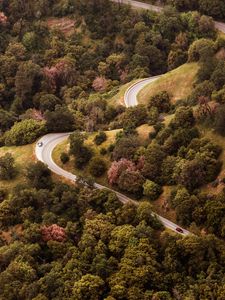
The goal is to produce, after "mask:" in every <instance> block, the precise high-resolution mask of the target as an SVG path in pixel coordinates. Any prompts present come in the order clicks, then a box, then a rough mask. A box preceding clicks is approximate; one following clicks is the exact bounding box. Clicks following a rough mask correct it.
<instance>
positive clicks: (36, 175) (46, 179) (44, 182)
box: [26, 161, 52, 189]
mask: <svg viewBox="0 0 225 300" xmlns="http://www.w3.org/2000/svg"><path fill="white" fill-rule="evenodd" d="M26 177H27V179H28V180H29V182H30V184H31V186H33V187H35V188H37V189H45V188H49V187H51V185H52V179H51V171H50V170H49V169H48V167H47V166H46V165H45V164H43V163H42V162H40V161H38V162H37V163H31V164H30V165H29V166H28V167H27V173H26Z"/></svg>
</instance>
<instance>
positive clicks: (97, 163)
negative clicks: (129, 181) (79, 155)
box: [89, 157, 106, 177]
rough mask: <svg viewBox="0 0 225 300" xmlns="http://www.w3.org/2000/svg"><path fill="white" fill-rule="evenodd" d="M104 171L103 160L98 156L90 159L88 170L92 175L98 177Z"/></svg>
mask: <svg viewBox="0 0 225 300" xmlns="http://www.w3.org/2000/svg"><path fill="white" fill-rule="evenodd" d="M105 171H106V164H105V161H104V160H103V159H101V158H99V157H94V158H92V160H91V161H90V166H89V172H90V173H91V175H92V176H95V177H100V176H101V175H102V174H104V172H105Z"/></svg>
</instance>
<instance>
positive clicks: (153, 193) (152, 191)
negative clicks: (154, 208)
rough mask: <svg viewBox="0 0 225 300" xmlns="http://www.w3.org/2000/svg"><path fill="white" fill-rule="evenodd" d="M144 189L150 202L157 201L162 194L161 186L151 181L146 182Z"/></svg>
mask: <svg viewBox="0 0 225 300" xmlns="http://www.w3.org/2000/svg"><path fill="white" fill-rule="evenodd" d="M143 189H144V191H143V194H144V195H145V196H147V197H148V198H149V199H150V200H156V199H157V198H158V197H159V195H160V194H161V193H162V188H161V186H160V185H158V184H157V183H155V182H153V181H151V180H146V181H145V183H144V184H143Z"/></svg>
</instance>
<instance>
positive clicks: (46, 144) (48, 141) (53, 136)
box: [35, 76, 190, 235]
mask: <svg viewBox="0 0 225 300" xmlns="http://www.w3.org/2000/svg"><path fill="white" fill-rule="evenodd" d="M159 77H160V76H156V77H151V78H147V79H143V80H140V81H138V82H137V83H135V84H133V85H132V86H131V87H129V88H128V90H127V91H126V93H125V96H124V101H125V104H126V106H127V107H130V106H135V105H137V94H138V93H139V91H140V90H141V89H142V88H143V87H144V86H145V85H146V84H148V83H150V82H153V81H155V80H156V79H157V78H159ZM69 135H70V133H50V134H47V135H45V136H43V137H42V138H41V139H39V140H38V142H37V144H36V147H35V154H36V157H37V159H38V160H40V161H42V162H43V163H45V164H46V165H47V166H48V168H49V169H50V170H51V171H52V172H54V173H56V174H58V175H60V176H63V177H64V178H66V179H68V180H70V181H72V182H75V181H76V179H77V176H76V175H74V174H72V173H70V172H67V171H66V170H63V169H62V168H60V167H59V166H58V165H57V164H56V163H55V162H54V161H53V159H52V152H53V150H54V148H55V147H56V146H57V145H58V144H60V143H61V142H63V141H65V140H66V139H67V138H68V137H69ZM40 143H41V144H40ZM39 145H42V146H39ZM94 187H95V188H98V189H108V190H110V191H113V192H114V193H116V195H117V197H118V199H119V200H120V201H121V202H122V203H127V202H130V201H131V202H133V203H135V204H138V202H136V201H134V200H132V199H131V198H129V197H127V196H125V195H123V194H121V193H119V192H117V191H114V190H112V189H109V188H107V187H105V186H102V185H100V184H98V183H95V184H94ZM152 215H153V216H155V217H157V218H158V219H159V220H160V221H161V222H162V224H163V225H164V226H165V227H166V228H169V229H171V230H173V231H175V232H176V233H179V234H181V235H188V234H190V232H189V231H187V230H185V229H184V228H182V230H183V233H180V232H177V231H176V228H177V227H179V226H178V225H177V224H175V223H173V222H171V221H170V220H167V219H166V218H164V217H162V216H159V215H157V214H156V213H154V212H153V213H152Z"/></svg>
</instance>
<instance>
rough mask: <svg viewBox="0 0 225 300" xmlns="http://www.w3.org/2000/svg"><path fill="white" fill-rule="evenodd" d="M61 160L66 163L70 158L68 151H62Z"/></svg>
mask: <svg viewBox="0 0 225 300" xmlns="http://www.w3.org/2000/svg"><path fill="white" fill-rule="evenodd" d="M60 160H61V162H62V163H63V164H66V163H67V162H68V161H69V160H70V157H69V155H68V153H66V152H62V153H61V155H60Z"/></svg>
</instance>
